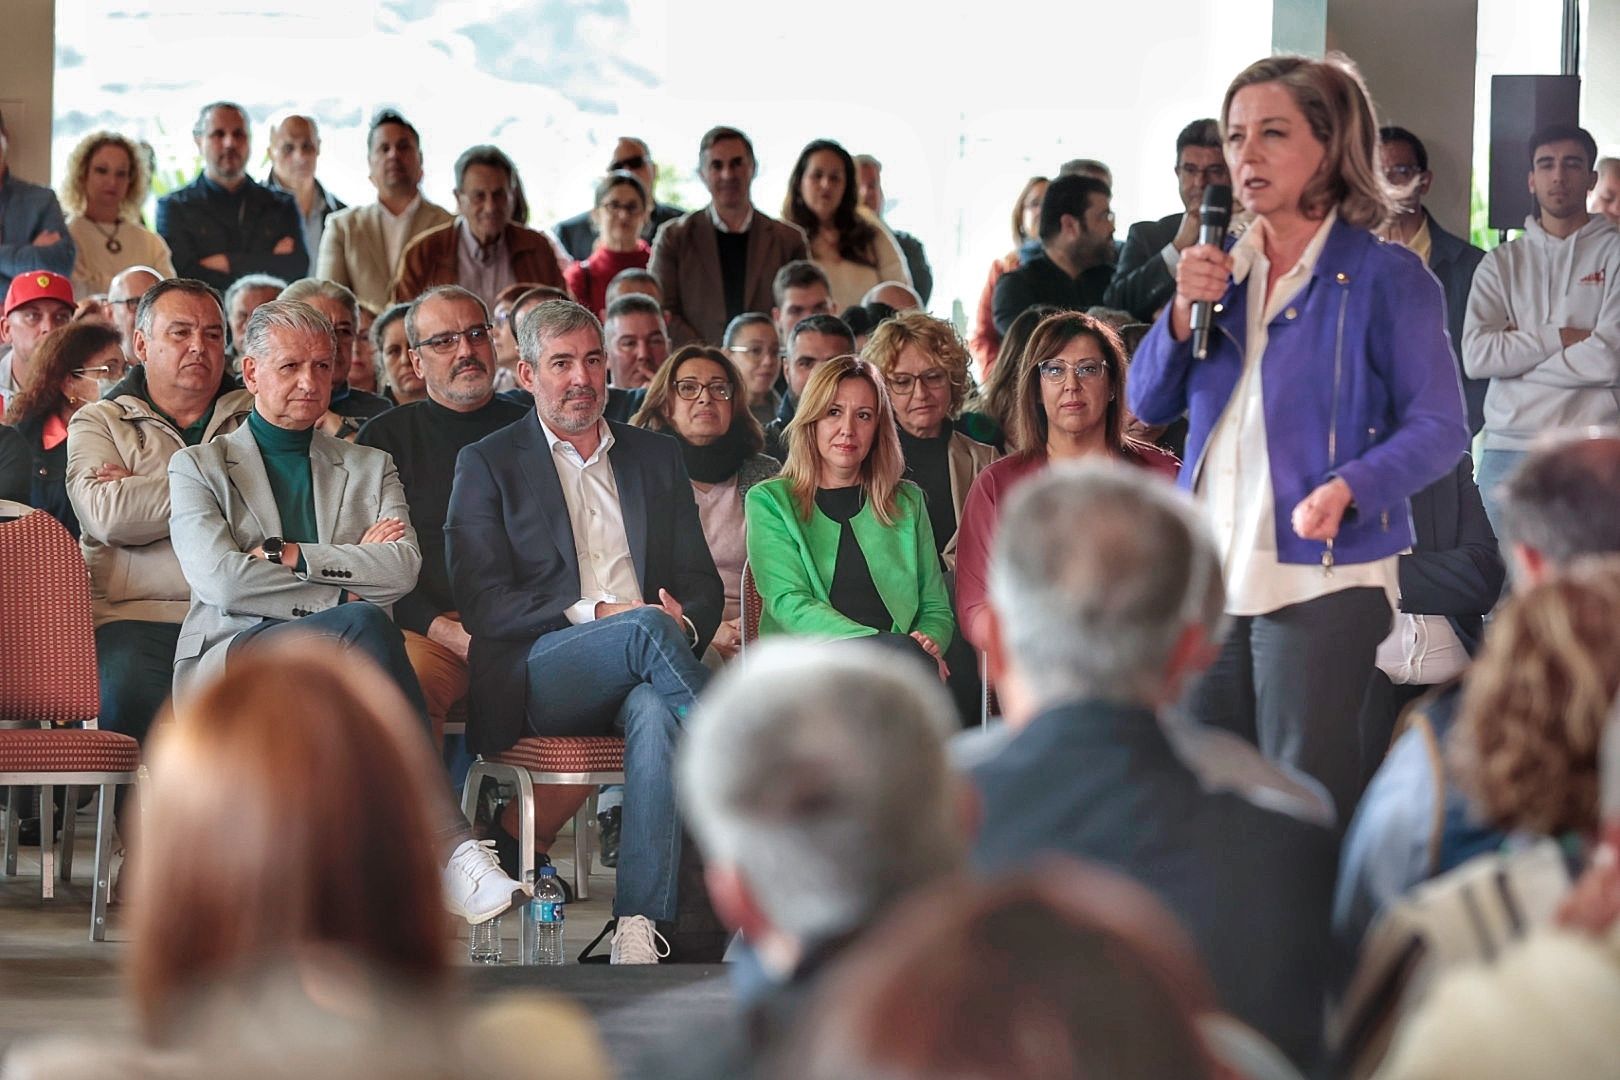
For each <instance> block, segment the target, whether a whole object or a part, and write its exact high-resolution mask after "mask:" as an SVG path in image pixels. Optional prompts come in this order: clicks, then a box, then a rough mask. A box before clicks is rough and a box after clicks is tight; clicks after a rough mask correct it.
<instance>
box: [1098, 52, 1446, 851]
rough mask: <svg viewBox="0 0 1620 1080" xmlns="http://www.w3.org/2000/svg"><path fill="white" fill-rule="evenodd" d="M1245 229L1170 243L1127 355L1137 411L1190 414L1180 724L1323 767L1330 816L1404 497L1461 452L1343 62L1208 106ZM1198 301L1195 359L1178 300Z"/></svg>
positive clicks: (1255, 78) (1387, 194) (1421, 276)
mask: <svg viewBox="0 0 1620 1080" xmlns="http://www.w3.org/2000/svg"><path fill="white" fill-rule="evenodd" d="M1221 124H1222V137H1223V139H1224V142H1225V148H1226V163H1227V168H1228V169H1229V170H1230V172H1231V174H1232V182H1233V184H1234V186H1235V188H1236V198H1237V200H1238V201H1239V202H1240V203H1241V204H1242V207H1243V208H1244V209H1245V210H1247V211H1249V213H1250V214H1252V215H1253V224H1252V225H1251V226H1250V227H1249V228H1248V229H1247V231H1245V232H1244V233H1243V235H1242V237H1241V238H1240V239H1239V240H1238V241H1237V242H1236V243H1235V244H1233V245H1231V249H1230V251H1223V250H1222V249H1221V248H1220V247H1217V246H1215V245H1212V244H1200V245H1197V246H1194V247H1190V248H1188V249H1187V250H1186V251H1184V252H1182V255H1181V260H1180V263H1179V265H1178V266H1177V269H1176V294H1175V298H1174V300H1173V301H1172V303H1171V304H1170V306H1169V308H1168V309H1167V310H1166V311H1165V312H1164V314H1163V315H1162V316H1161V317H1160V318H1159V321H1158V322H1157V323H1156V324H1155V325H1154V327H1153V329H1152V331H1151V332H1150V333H1149V334H1148V335H1147V337H1146V338H1145V339H1144V340H1143V342H1142V345H1141V347H1140V349H1139V350H1138V352H1137V353H1136V358H1135V360H1134V361H1133V363H1132V365H1131V371H1130V381H1129V386H1128V390H1127V397H1128V400H1129V402H1130V406H1131V409H1132V411H1133V412H1134V413H1135V414H1136V415H1137V416H1138V417H1140V418H1141V419H1142V420H1143V421H1145V422H1146V423H1149V424H1164V423H1169V422H1171V421H1173V420H1175V419H1176V418H1178V417H1180V416H1181V415H1183V414H1186V416H1187V419H1188V425H1189V430H1188V433H1187V452H1186V454H1185V455H1184V461H1185V464H1184V465H1183V466H1182V470H1181V476H1180V481H1179V482H1180V483H1181V485H1182V486H1183V487H1185V488H1187V489H1188V490H1189V491H1191V492H1192V493H1193V495H1194V498H1195V499H1196V500H1197V501H1198V502H1199V503H1200V504H1201V506H1202V507H1203V509H1204V512H1205V514H1206V516H1207V520H1208V522H1209V525H1210V527H1211V529H1212V530H1213V532H1214V535H1215V540H1216V543H1217V545H1218V548H1219V550H1220V553H1221V558H1222V564H1223V568H1224V572H1225V578H1226V590H1227V612H1228V613H1229V614H1230V615H1231V616H1232V617H1233V618H1232V626H1231V630H1230V633H1229V636H1228V637H1227V639H1226V641H1225V643H1224V645H1223V647H1222V650H1221V654H1220V657H1219V658H1218V659H1217V660H1216V662H1215V664H1214V666H1213V667H1211V668H1210V670H1209V672H1208V673H1207V674H1206V675H1205V677H1204V679H1203V681H1202V682H1201V683H1200V685H1199V686H1198V687H1196V688H1195V689H1194V691H1193V694H1192V700H1191V706H1192V711H1193V714H1194V716H1195V717H1196V718H1198V719H1200V720H1202V721H1203V722H1205V723H1207V724H1210V725H1212V726H1215V727H1221V728H1225V729H1227V730H1230V731H1235V732H1237V733H1238V734H1240V735H1242V736H1244V737H1246V738H1248V739H1249V740H1250V741H1252V742H1256V743H1257V744H1258V745H1259V747H1260V749H1261V750H1262V751H1263V752H1264V753H1265V754H1266V756H1267V757H1270V758H1272V759H1274V760H1280V761H1284V762H1286V763H1288V764H1291V765H1294V766H1296V767H1298V768H1301V769H1303V770H1304V771H1305V772H1307V773H1310V774H1311V775H1312V776H1314V777H1316V778H1317V779H1318V780H1320V781H1321V782H1322V783H1323V784H1324V785H1325V786H1326V787H1327V788H1328V790H1329V791H1330V793H1331V794H1332V795H1333V797H1334V800H1335V802H1336V803H1337V804H1338V811H1339V815H1340V822H1341V825H1342V824H1343V823H1344V822H1347V821H1348V820H1349V815H1350V812H1351V810H1352V809H1353V808H1354V803H1355V800H1356V797H1357V792H1358V790H1359V777H1360V776H1361V752H1360V749H1359V745H1358V742H1357V731H1356V720H1357V714H1358V712H1359V711H1360V708H1361V701H1362V694H1363V692H1364V690H1365V688H1366V685H1367V680H1368V676H1369V675H1370V673H1371V672H1372V669H1373V660H1374V654H1375V652H1376V649H1377V646H1378V643H1379V642H1380V641H1381V640H1382V639H1383V638H1384V636H1385V635H1386V634H1387V633H1388V632H1389V627H1390V616H1391V610H1392V604H1393V603H1394V601H1395V599H1396V556H1398V555H1399V554H1400V553H1401V552H1403V551H1405V550H1407V549H1408V548H1409V547H1410V546H1411V544H1412V525H1411V520H1410V517H1409V514H1408V511H1407V502H1406V500H1407V497H1408V496H1410V495H1412V494H1413V493H1415V492H1417V491H1419V490H1420V489H1422V488H1423V487H1425V486H1426V485H1428V484H1429V483H1431V482H1432V481H1434V480H1436V479H1438V478H1439V477H1440V475H1441V474H1442V473H1445V472H1446V471H1447V470H1450V469H1454V468H1455V467H1456V465H1457V459H1458V457H1459V456H1460V455H1461V454H1462V453H1463V451H1464V450H1465V449H1466V448H1467V445H1468V428H1467V426H1466V424H1465V422H1464V417H1463V404H1462V391H1461V388H1460V386H1459V384H1458V382H1457V374H1456V364H1455V362H1454V361H1453V359H1452V355H1451V349H1450V346H1449V345H1448V344H1447V341H1446V330H1445V325H1446V320H1445V306H1444V304H1445V302H1444V299H1443V298H1442V294H1441V291H1440V286H1439V284H1438V282H1436V281H1435V279H1434V277H1433V276H1432V275H1431V274H1430V273H1429V272H1428V270H1426V269H1425V268H1424V266H1423V263H1422V261H1421V260H1420V259H1418V258H1417V256H1415V255H1413V254H1412V253H1411V252H1409V251H1407V250H1406V249H1404V248H1402V247H1399V246H1397V245H1394V244H1385V243H1382V242H1380V241H1379V240H1378V238H1377V237H1376V236H1374V235H1373V231H1372V230H1374V229H1376V228H1377V227H1378V226H1379V225H1381V224H1382V223H1383V222H1384V220H1385V219H1386V218H1387V217H1388V216H1389V215H1390V214H1391V213H1392V212H1393V210H1394V199H1393V195H1394V193H1393V192H1391V191H1390V190H1389V189H1388V188H1387V187H1386V186H1385V183H1384V179H1383V177H1382V175H1381V174H1380V172H1379V170H1378V167H1377V161H1378V158H1377V142H1378V126H1377V123H1376V122H1375V121H1374V119H1373V110H1372V104H1371V102H1370V101H1369V100H1368V97H1367V91H1366V88H1365V87H1364V86H1363V85H1362V82H1361V77H1360V75H1359V74H1357V72H1356V70H1355V68H1354V67H1353V66H1352V65H1351V63H1350V62H1349V61H1348V60H1347V59H1344V58H1342V57H1336V56H1335V57H1330V58H1328V59H1326V60H1312V59H1306V58H1304V57H1296V56H1276V57H1270V58H1267V59H1265V60H1260V61H1258V62H1256V63H1254V64H1251V65H1250V66H1249V67H1248V68H1246V69H1245V70H1244V71H1243V72H1242V73H1241V74H1239V75H1238V77H1237V78H1236V79H1234V80H1233V81H1232V84H1231V86H1229V87H1228V88H1227V91H1226V100H1225V103H1224V104H1223V106H1222V110H1221ZM1199 303H1206V304H1212V305H1213V307H1212V309H1211V310H1212V324H1211V328H1212V332H1211V334H1210V337H1209V348H1208V353H1207V356H1206V358H1204V359H1195V358H1194V355H1193V347H1192V346H1193V342H1192V315H1193V307H1194V305H1195V304H1199Z"/></svg>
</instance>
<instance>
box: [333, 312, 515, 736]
mask: <svg viewBox="0 0 1620 1080" xmlns="http://www.w3.org/2000/svg"><path fill="white" fill-rule="evenodd" d="M404 325H405V340H406V343H407V347H408V356H409V357H410V365H411V369H412V370H413V371H414V372H415V373H416V374H417V376H418V377H420V378H421V380H422V381H423V383H424V384H425V385H426V387H427V397H426V398H424V399H423V400H421V401H416V402H412V403H411V404H408V405H401V406H399V407H398V408H394V409H390V410H389V411H388V412H386V413H383V414H382V415H380V416H378V417H376V418H375V419H373V420H370V421H368V422H367V423H366V426H365V427H363V428H361V429H360V434H359V435H358V436H357V437H356V439H355V441H356V442H357V443H359V444H360V445H361V446H374V447H376V448H377V449H379V450H386V451H388V453H390V454H392V455H393V458H394V464H395V466H396V467H397V468H398V469H399V480H400V483H401V484H403V485H404V487H405V501H406V502H407V503H408V504H409V505H410V508H411V521H412V522H414V523H415V525H416V529H417V537H418V540H419V542H420V544H421V547H422V570H421V573H420V574H419V575H418V576H417V579H416V588H414V589H412V590H411V591H410V592H408V593H406V594H405V595H404V596H403V597H401V598H400V600H399V602H398V603H397V604H395V605H394V621H395V622H397V623H398V624H399V626H400V629H402V630H404V631H405V651H406V652H407V653H409V654H410V658H411V666H412V667H413V668H414V669H415V670H416V677H417V681H419V682H420V683H421V684H422V696H423V697H424V698H425V699H426V700H427V710H428V717H429V718H430V719H431V720H432V721H433V727H434V731H435V732H440V731H442V730H443V727H444V718H445V714H446V713H447V712H448V711H449V709H450V707H451V706H452V705H454V704H455V703H456V702H457V701H460V700H461V699H462V698H463V697H466V696H467V646H468V643H469V638H468V636H467V631H466V630H464V629H463V628H462V625H461V616H460V614H458V613H457V611H456V603H455V600H454V598H453V597H452V596H451V595H450V571H449V568H448V567H447V566H446V564H445V560H444V518H445V513H446V511H447V510H448V509H449V506H450V483H451V481H452V480H454V479H455V472H456V455H457V454H459V453H461V448H462V447H464V446H467V445H468V444H469V443H475V442H477V441H478V440H479V439H482V438H483V437H484V436H485V435H489V434H491V433H493V432H496V431H499V430H500V429H501V428H503V427H505V426H506V425H507V424H510V423H511V422H512V421H514V420H516V419H518V418H519V417H521V416H523V415H524V413H525V411H526V410H525V409H524V408H523V406H521V405H518V404H516V403H515V402H511V401H507V400H505V399H502V398H498V397H496V396H495V343H494V341H493V340H492V339H491V337H490V322H489V311H488V309H487V308H485V307H484V302H483V301H482V300H480V299H479V298H478V297H476V296H474V295H473V294H472V293H470V292H468V291H467V290H466V289H463V288H461V287H460V286H459V285H441V286H438V287H437V288H433V289H429V290H428V291H427V292H425V293H423V294H422V295H421V296H420V297H418V298H417V299H416V301H415V302H414V303H412V304H411V306H410V307H409V308H408V309H407V310H406V312H405V317H404Z"/></svg>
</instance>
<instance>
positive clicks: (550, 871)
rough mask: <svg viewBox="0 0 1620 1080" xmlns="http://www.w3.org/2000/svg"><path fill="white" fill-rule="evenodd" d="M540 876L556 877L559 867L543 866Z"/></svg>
mask: <svg viewBox="0 0 1620 1080" xmlns="http://www.w3.org/2000/svg"><path fill="white" fill-rule="evenodd" d="M540 876H541V877H556V876H557V868H556V867H555V866H542V867H541V868H540Z"/></svg>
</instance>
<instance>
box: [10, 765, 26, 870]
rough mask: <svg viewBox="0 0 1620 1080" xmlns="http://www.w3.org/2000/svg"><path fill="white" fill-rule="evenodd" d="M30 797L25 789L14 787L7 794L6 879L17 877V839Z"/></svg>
mask: <svg viewBox="0 0 1620 1080" xmlns="http://www.w3.org/2000/svg"><path fill="white" fill-rule="evenodd" d="M27 797H28V789H27V788H25V787H12V788H8V789H7V793H6V877H16V876H17V843H18V841H17V838H18V836H19V835H21V829H22V803H23V799H25V798H27Z"/></svg>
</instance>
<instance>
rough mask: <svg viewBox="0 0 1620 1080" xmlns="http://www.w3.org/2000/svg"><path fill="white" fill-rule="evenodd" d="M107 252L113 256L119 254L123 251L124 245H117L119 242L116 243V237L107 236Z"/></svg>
mask: <svg viewBox="0 0 1620 1080" xmlns="http://www.w3.org/2000/svg"><path fill="white" fill-rule="evenodd" d="M107 250H108V251H110V252H112V253H113V254H114V255H116V254H118V253H119V252H120V251H123V250H124V245H123V244H120V243H119V242H118V237H116V236H109V237H108V238H107Z"/></svg>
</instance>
